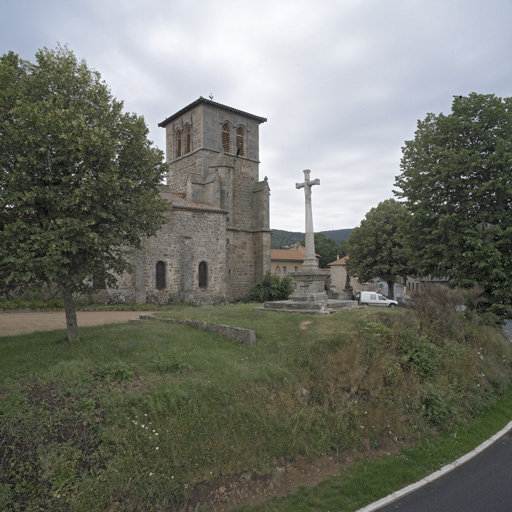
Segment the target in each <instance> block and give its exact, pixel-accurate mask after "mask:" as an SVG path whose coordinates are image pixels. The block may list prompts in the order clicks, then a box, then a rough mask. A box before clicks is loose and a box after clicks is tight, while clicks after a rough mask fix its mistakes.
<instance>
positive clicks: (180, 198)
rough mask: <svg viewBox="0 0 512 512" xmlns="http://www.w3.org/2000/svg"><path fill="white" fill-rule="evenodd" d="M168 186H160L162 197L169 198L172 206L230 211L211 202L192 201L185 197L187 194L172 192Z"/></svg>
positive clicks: (216, 211)
mask: <svg viewBox="0 0 512 512" xmlns="http://www.w3.org/2000/svg"><path fill="white" fill-rule="evenodd" d="M166 189H167V187H165V186H162V187H161V188H160V194H161V196H162V197H164V198H165V199H167V200H168V201H169V202H170V203H171V204H172V207H173V208H174V209H176V210H195V211H201V212H210V213H229V212H228V211H227V210H224V209H223V208H219V207H218V206H215V205H213V204H210V203H200V202H199V201H190V200H189V199H186V198H185V194H178V193H176V192H170V191H169V190H168V189H167V190H166Z"/></svg>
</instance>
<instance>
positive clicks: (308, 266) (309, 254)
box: [295, 169, 320, 271]
mask: <svg viewBox="0 0 512 512" xmlns="http://www.w3.org/2000/svg"><path fill="white" fill-rule="evenodd" d="M310 175H311V171H310V170H309V169H306V170H305V171H304V182H303V183H295V188H303V189H304V195H305V196H306V256H305V258H304V265H303V269H304V271H311V270H318V260H317V259H316V255H315V233H314V231H313V211H312V209H311V187H312V186H313V185H320V180H319V179H316V180H310V179H309V177H310Z"/></svg>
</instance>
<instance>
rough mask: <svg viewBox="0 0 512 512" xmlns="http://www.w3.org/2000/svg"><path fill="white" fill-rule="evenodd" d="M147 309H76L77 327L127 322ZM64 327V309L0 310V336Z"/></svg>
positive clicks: (146, 312) (147, 312)
mask: <svg viewBox="0 0 512 512" xmlns="http://www.w3.org/2000/svg"><path fill="white" fill-rule="evenodd" d="M143 313H145V314H151V313H150V312H149V311H77V320H78V327H85V326H89V325H103V324H113V323H119V322H128V321H129V320H131V319H137V318H139V315H140V314H143ZM58 329H66V317H65V314H64V311H34V312H23V311H20V312H4V311H1V312H0V337H3V336H17V335H18V334H29V333H32V332H40V331H54V330H58Z"/></svg>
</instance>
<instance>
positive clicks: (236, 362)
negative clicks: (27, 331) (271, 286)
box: [0, 304, 512, 512]
mask: <svg viewBox="0 0 512 512" xmlns="http://www.w3.org/2000/svg"><path fill="white" fill-rule="evenodd" d="M161 315H162V316H173V317H175V318H187V319H190V320H196V321H207V322H212V323H219V324H223V325H233V326H238V327H244V328H248V329H254V330H255V331H256V334H257V339H258V342H257V344H256V345H254V346H246V345H239V344H237V343H235V342H233V341H231V340H227V339H224V338H222V337H220V336H218V335H214V334H212V333H208V332H204V331H199V330H195V329H193V328H190V327H186V326H183V325H179V324H171V323H168V322H149V323H146V324H141V323H129V324H128V323H127V324H123V325H110V326H102V327H95V328H84V330H83V338H84V340H85V341H86V343H82V344H73V345H66V344H64V343H63V342H62V335H61V333H60V332H58V331H56V332H53V333H38V334H36V335H28V336H18V337H13V338H3V339H1V340H0V375H1V376H2V378H1V380H0V394H1V396H2V400H0V437H1V438H2V440H3V442H2V443H0V465H1V469H0V504H2V506H3V508H4V509H6V510H10V509H11V510H55V511H60V510H62V511H64V510H66V511H85V510H87V511H88V512H94V511H99V510H108V508H109V507H111V506H112V503H116V510H118V511H119V512H122V511H131V510H175V509H176V510H177V509H187V508H188V509H191V510H200V508H198V507H199V506H200V504H199V503H197V501H196V502H194V499H195V497H196V496H202V497H204V496H207V493H205V492H201V490H203V491H204V490H205V489H208V486H211V487H210V489H219V488H220V487H222V486H224V487H225V488H226V489H228V488H229V487H230V484H231V483H233V482H234V481H236V482H238V483H240V482H241V481H242V480H241V479H240V475H244V481H245V482H249V485H250V482H251V480H252V481H254V482H255V485H256V484H257V485H258V486H261V485H264V484H265V482H267V483H268V484H269V485H270V483H271V482H273V480H272V475H274V476H275V475H276V474H277V473H278V470H277V469H276V468H280V467H282V466H286V467H288V465H289V464H293V461H294V460H296V459H297V458H299V457H300V458H302V459H305V460H314V459H316V458H317V457H320V456H324V455H329V456H332V457H336V456H338V457H339V458H340V460H344V459H345V457H347V456H348V455H347V454H349V453H351V452H353V450H359V451H360V453H362V454H363V455H364V454H365V450H369V449H370V448H373V449H375V448H376V447H378V446H382V447H386V451H393V452H396V451H398V450H399V449H400V447H401V446H403V444H404V443H405V444H408V445H410V444H411V443H412V442H414V441H415V440H418V439H422V438H424V437H425V436H427V435H430V434H431V433H432V432H437V433H439V432H442V431H445V430H446V429H448V428H450V426H453V425H454V424H455V423H461V422H465V421H466V420H468V419H470V418H471V417H472V416H475V415H476V414H478V413H480V412H482V410H485V409H487V408H489V407H490V406H491V405H492V404H493V403H494V401H495V400H496V399H497V398H498V397H499V396H500V394H502V393H503V392H504V391H505V390H506V387H507V384H508V382H509V379H510V374H511V369H510V365H511V362H512V346H511V344H510V343H509V342H508V341H507V340H506V339H504V338H503V337H502V336H501V334H500V333H499V332H498V331H496V330H494V329H489V328H484V327H482V326H479V325H475V324H474V323H468V324H463V325H462V327H461V328H462V329H464V330H465V331H466V332H465V335H464V336H463V337H461V340H462V339H463V340H464V342H451V341H447V342H446V343H440V342H439V340H437V341H436V343H435V344H433V343H432V338H431V333H430V332H429V331H428V330H427V331H425V330H421V329H420V328H419V325H418V323H417V321H416V318H415V312H414V311H407V312H402V311H400V310H395V311H384V312H383V311H380V310H365V311H353V312H347V313H338V314H336V315H331V316H328V317H313V316H308V317H304V316H302V315H297V314H278V313H272V312H264V311H261V310H259V309H256V308H254V305H251V304H247V305H236V306H235V305H227V306H219V307H208V308H206V307H205V308H191V307H186V306H176V307H175V308H174V309H173V311H172V313H170V312H165V313H161ZM416 331H417V333H416ZM413 333H414V334H413ZM429 356H430V357H429ZM509 408H510V406H508V410H509ZM205 418H206V419H207V420H205ZM506 421H508V417H507V419H506ZM506 421H505V422H506ZM428 445H429V446H432V441H429V443H428ZM366 454H367V452H366ZM406 456H407V459H408V460H409V459H410V458H411V457H412V455H411V452H410V451H409V450H407V451H404V452H403V453H402V455H400V456H399V461H398V462H397V464H398V463H400V462H401V463H402V465H403V463H404V460H403V458H404V457H406ZM445 456H446V454H445ZM426 459H428V456H427V455H425V454H423V456H422V457H421V458H420V462H421V465H422V468H423V470H425V467H426V466H425V464H426V465H428V467H433V466H435V465H436V464H437V462H431V461H430V460H429V462H428V463H427V462H426ZM436 460H437V459H436ZM414 466H415V467H418V461H415V464H414ZM436 469H437V468H436ZM343 481H346V479H345V478H344V479H343ZM366 484H368V481H366ZM241 485H242V484H240V486H241ZM203 486H206V487H203ZM238 489H239V490H241V491H244V489H243V487H239V488H238ZM248 494H250V493H248ZM227 495H228V493H226V496H227ZM365 496H366V495H365ZM187 501H188V503H186V504H185V503H184V502H187ZM203 505H204V508H205V509H206V508H207V507H208V506H209V504H207V503H206V504H205V503H203ZM357 508H359V507H357ZM339 509H340V507H339V506H332V505H331V507H330V508H329V507H325V508H324V507H322V508H319V510H324V511H325V510H339ZM280 510H281V509H280ZM292 510H298V509H297V508H295V509H293V508H292Z"/></svg>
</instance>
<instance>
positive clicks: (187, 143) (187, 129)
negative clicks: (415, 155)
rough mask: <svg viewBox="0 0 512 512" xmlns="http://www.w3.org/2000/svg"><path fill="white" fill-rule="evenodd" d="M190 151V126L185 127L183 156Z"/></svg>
mask: <svg viewBox="0 0 512 512" xmlns="http://www.w3.org/2000/svg"><path fill="white" fill-rule="evenodd" d="M191 151H192V133H191V130H190V125H189V124H187V126H185V155H187V154H188V153H190V152H191Z"/></svg>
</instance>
